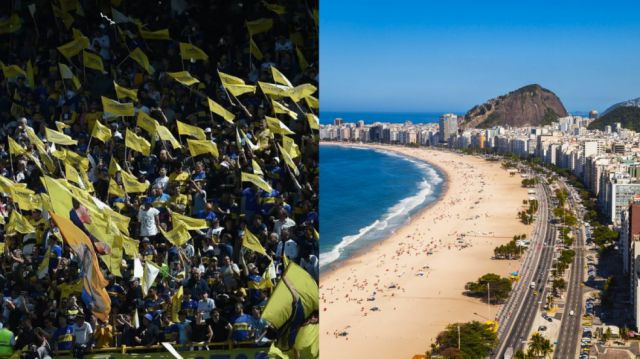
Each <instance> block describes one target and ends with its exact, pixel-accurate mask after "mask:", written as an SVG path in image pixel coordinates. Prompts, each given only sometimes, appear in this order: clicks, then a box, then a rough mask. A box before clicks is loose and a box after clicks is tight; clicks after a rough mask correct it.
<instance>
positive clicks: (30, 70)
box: [27, 60, 36, 89]
mask: <svg viewBox="0 0 640 359" xmlns="http://www.w3.org/2000/svg"><path fill="white" fill-rule="evenodd" d="M27 83H28V84H29V87H31V88H32V89H34V88H36V81H35V78H34V74H33V65H32V64H31V60H29V61H27Z"/></svg>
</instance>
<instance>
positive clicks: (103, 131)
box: [91, 121, 111, 142]
mask: <svg viewBox="0 0 640 359" xmlns="http://www.w3.org/2000/svg"><path fill="white" fill-rule="evenodd" d="M91 137H95V138H97V139H99V140H100V141H102V142H107V141H109V139H110V138H111V129H110V128H109V127H107V126H105V125H103V124H102V123H101V122H100V121H96V122H94V124H93V129H92V130H91Z"/></svg>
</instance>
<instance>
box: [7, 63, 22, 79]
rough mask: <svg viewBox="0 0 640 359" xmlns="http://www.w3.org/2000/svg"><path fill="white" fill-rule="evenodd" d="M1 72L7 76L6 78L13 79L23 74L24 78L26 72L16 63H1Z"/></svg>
mask: <svg viewBox="0 0 640 359" xmlns="http://www.w3.org/2000/svg"><path fill="white" fill-rule="evenodd" d="M2 74H3V75H4V77H6V78H8V79H13V78H16V77H18V76H24V77H25V78H26V77H27V73H26V72H24V70H23V69H21V68H20V66H18V65H9V66H6V65H4V64H3V65H2Z"/></svg>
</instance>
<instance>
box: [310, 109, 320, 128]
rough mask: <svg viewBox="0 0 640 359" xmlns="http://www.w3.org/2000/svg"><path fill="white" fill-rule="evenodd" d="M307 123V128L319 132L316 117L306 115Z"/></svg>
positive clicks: (318, 121) (318, 122) (318, 123)
mask: <svg viewBox="0 0 640 359" xmlns="http://www.w3.org/2000/svg"><path fill="white" fill-rule="evenodd" d="M307 122H309V127H311V129H312V130H319V129H320V120H319V119H318V116H316V115H314V114H312V113H308V114H307Z"/></svg>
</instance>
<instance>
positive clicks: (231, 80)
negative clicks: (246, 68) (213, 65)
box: [218, 71, 256, 96]
mask: <svg viewBox="0 0 640 359" xmlns="http://www.w3.org/2000/svg"><path fill="white" fill-rule="evenodd" d="M218 76H220V81H221V82H222V86H224V88H226V89H227V91H229V92H231V94H232V95H233V96H240V95H242V94H245V93H249V92H251V93H254V92H256V87H255V86H252V85H246V84H245V83H244V80H243V79H241V78H239V77H236V76H232V75H229V74H225V73H224V72H220V71H218Z"/></svg>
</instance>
